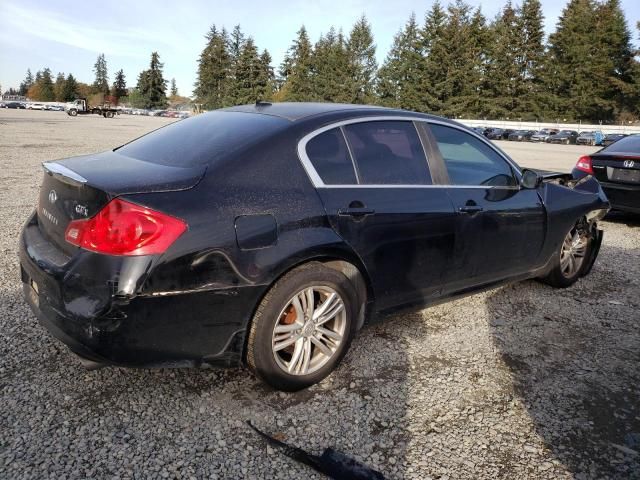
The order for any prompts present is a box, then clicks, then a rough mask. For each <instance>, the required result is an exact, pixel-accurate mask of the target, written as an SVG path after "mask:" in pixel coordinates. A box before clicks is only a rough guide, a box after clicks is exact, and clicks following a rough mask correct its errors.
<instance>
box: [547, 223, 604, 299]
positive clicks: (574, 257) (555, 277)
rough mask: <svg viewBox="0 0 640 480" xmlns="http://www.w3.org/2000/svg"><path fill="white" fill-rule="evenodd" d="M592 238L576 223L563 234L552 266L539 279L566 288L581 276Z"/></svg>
mask: <svg viewBox="0 0 640 480" xmlns="http://www.w3.org/2000/svg"><path fill="white" fill-rule="evenodd" d="M592 248H593V238H592V237H591V236H590V235H589V234H588V232H586V231H584V229H583V228H581V227H580V225H579V224H576V225H575V226H574V227H572V228H571V230H570V231H569V232H568V233H567V235H566V236H565V238H564V240H563V242H562V244H561V245H560V248H559V249H558V251H557V252H556V254H555V255H554V260H553V268H552V269H551V271H550V272H549V273H548V274H547V275H546V276H545V277H543V278H540V279H539V280H540V281H541V282H543V283H546V284H547V285H550V286H552V287H555V288H567V287H570V286H571V285H573V284H574V283H576V282H577V281H578V279H579V278H580V277H582V275H583V272H584V271H585V269H586V268H588V263H589V262H588V259H589V258H591V249H592Z"/></svg>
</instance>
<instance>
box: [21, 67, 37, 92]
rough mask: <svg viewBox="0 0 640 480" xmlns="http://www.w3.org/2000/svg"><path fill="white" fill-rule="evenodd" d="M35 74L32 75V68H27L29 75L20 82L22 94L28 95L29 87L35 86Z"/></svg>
mask: <svg viewBox="0 0 640 480" xmlns="http://www.w3.org/2000/svg"><path fill="white" fill-rule="evenodd" d="M33 81H34V80H33V75H31V69H30V68H28V69H27V76H26V77H25V79H24V80H23V81H22V83H21V84H20V95H22V96H26V95H27V92H28V91H29V89H30V88H31V87H32V86H33Z"/></svg>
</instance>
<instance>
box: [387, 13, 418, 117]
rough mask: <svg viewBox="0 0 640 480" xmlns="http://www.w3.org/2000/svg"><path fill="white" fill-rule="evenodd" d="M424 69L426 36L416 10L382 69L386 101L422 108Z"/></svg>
mask: <svg viewBox="0 0 640 480" xmlns="http://www.w3.org/2000/svg"><path fill="white" fill-rule="evenodd" d="M423 71H424V57H423V54H422V39H421V35H420V29H419V27H418V23H417V21H416V16H415V14H411V17H410V18H409V21H408V22H407V23H406V25H405V26H404V29H403V30H401V31H400V32H398V33H397V34H396V36H395V37H394V39H393V45H392V46H391V50H390V51H389V53H388V54H387V58H386V59H385V61H384V63H383V65H382V67H381V68H380V70H379V72H378V94H379V96H380V100H381V102H382V103H383V104H384V105H387V106H391V107H397V108H404V109H407V110H418V111H420V110H422V107H423V104H422V102H421V88H420V87H421V85H420V80H421V78H422V72H423Z"/></svg>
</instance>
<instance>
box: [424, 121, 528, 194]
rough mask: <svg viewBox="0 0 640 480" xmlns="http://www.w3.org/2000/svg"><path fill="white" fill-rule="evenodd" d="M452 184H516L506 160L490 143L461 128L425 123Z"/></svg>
mask: <svg viewBox="0 0 640 480" xmlns="http://www.w3.org/2000/svg"><path fill="white" fill-rule="evenodd" d="M429 128H430V130H431V133H432V134H433V136H434V137H435V140H436V143H437V145H438V149H439V150H440V154H441V155H442V158H443V160H444V163H445V165H446V167H447V172H448V173H449V180H450V182H451V184H453V185H486V186H501V187H505V186H516V185H517V184H518V183H517V181H516V179H515V177H514V175H513V170H512V169H511V167H510V166H509V164H508V163H507V162H506V161H505V160H504V159H503V158H502V157H501V156H500V155H499V154H498V153H497V152H496V151H495V150H493V149H492V148H491V147H489V146H488V145H487V144H485V143H484V142H482V141H481V140H479V139H477V138H476V137H474V136H473V135H470V134H468V133H466V132H464V131H462V130H459V129H457V128H452V127H445V126H443V125H435V124H432V125H429Z"/></svg>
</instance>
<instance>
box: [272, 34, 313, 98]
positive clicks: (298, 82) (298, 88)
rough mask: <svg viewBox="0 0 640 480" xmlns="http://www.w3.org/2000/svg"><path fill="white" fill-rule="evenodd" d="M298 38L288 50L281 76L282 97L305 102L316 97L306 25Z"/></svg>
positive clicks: (310, 48)
mask: <svg viewBox="0 0 640 480" xmlns="http://www.w3.org/2000/svg"><path fill="white" fill-rule="evenodd" d="M296 35H297V38H296V39H295V40H294V42H293V45H292V46H291V47H290V48H289V50H288V51H287V54H286V55H285V58H284V61H283V62H282V66H281V67H280V76H281V79H282V83H283V85H282V87H281V91H280V97H281V99H282V100H290V101H294V102H305V101H310V100H313V99H314V92H313V88H312V75H313V72H312V58H311V57H312V54H313V52H312V47H311V42H310V40H309V35H308V34H307V29H306V28H305V27H304V25H303V26H302V27H301V28H300V30H298V32H297V34H296Z"/></svg>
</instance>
